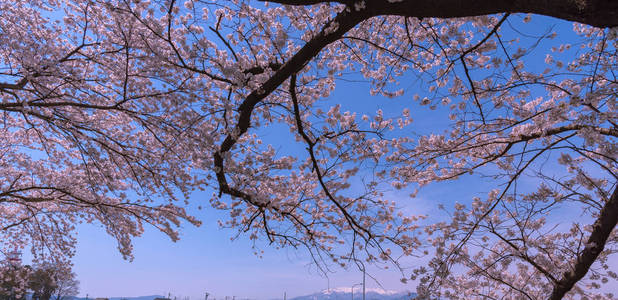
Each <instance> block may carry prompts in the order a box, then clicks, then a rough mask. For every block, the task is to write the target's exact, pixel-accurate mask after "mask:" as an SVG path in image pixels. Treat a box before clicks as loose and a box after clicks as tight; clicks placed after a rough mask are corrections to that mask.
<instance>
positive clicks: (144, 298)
mask: <svg viewBox="0 0 618 300" xmlns="http://www.w3.org/2000/svg"><path fill="white" fill-rule="evenodd" d="M154 298H165V297H164V296H161V295H152V296H139V297H109V298H108V299H109V300H123V299H126V300H154ZM94 299H96V297H88V298H86V297H83V298H82V297H71V298H68V300H94Z"/></svg>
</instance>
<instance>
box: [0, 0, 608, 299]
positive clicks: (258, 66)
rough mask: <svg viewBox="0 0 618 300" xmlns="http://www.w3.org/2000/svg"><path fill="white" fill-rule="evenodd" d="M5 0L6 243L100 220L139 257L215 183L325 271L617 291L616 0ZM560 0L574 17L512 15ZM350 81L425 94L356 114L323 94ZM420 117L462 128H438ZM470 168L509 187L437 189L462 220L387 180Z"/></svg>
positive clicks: (270, 238)
mask: <svg viewBox="0 0 618 300" xmlns="http://www.w3.org/2000/svg"><path fill="white" fill-rule="evenodd" d="M0 11H2V12H3V13H2V14H0V30H1V32H2V35H0V39H1V40H0V43H1V44H3V45H8V46H7V47H3V48H2V49H0V51H1V52H0V53H1V55H0V57H1V58H0V59H1V61H2V63H1V68H2V71H1V72H2V73H1V79H2V80H0V95H1V96H0V97H2V98H1V99H2V101H1V102H0V110H2V112H3V131H2V132H3V139H2V140H1V141H0V143H1V145H2V147H1V149H2V152H1V153H2V160H1V163H2V167H3V168H2V170H3V171H2V173H1V175H0V176H2V178H3V180H2V183H0V184H1V187H0V199H1V200H0V216H1V217H0V234H1V235H2V238H3V246H4V247H5V248H7V249H13V248H22V247H26V246H28V245H31V246H32V249H33V253H35V255H37V256H40V257H42V258H47V257H53V258H62V257H65V258H66V257H70V256H71V254H72V251H73V246H74V243H75V239H74V236H73V234H72V232H73V231H74V226H75V224H77V223H80V222H88V223H91V222H98V223H100V224H102V225H103V226H104V227H105V228H106V230H107V231H108V233H110V234H111V235H112V236H114V237H115V238H116V239H117V240H118V244H119V249H120V251H121V252H122V253H123V254H124V255H125V256H126V257H131V238H132V237H134V236H138V235H139V234H140V233H141V232H142V231H143V225H144V224H150V225H153V226H155V227H156V228H158V229H160V230H161V231H163V232H165V233H166V234H168V235H169V236H170V237H171V238H172V239H176V238H177V233H176V231H175V228H176V227H177V226H179V224H180V222H182V220H186V221H188V222H190V223H193V224H199V221H197V220H195V219H194V218H192V217H191V216H189V215H187V214H186V212H185V210H184V209H183V207H184V205H185V204H186V203H187V201H188V200H189V199H190V200H191V201H192V202H199V201H202V200H203V199H195V198H190V196H191V194H192V192H193V191H195V190H196V189H208V188H213V189H215V190H216V192H215V193H214V194H213V196H212V198H211V199H210V205H211V206H212V207H213V208H215V209H221V210H226V211H228V212H229V218H227V219H226V220H222V222H221V224H222V225H223V226H228V227H232V228H237V229H238V231H239V234H247V235H248V236H249V238H251V239H254V240H257V239H263V240H266V241H267V242H269V243H270V244H272V245H273V246H275V247H295V248H297V247H300V248H304V249H305V250H306V251H308V253H309V254H310V255H311V256H312V257H313V259H314V261H315V262H316V264H317V265H318V266H319V267H321V268H328V267H329V265H332V263H335V264H340V265H342V266H346V265H349V264H354V263H355V262H359V261H360V262H363V261H364V262H365V263H377V262H380V261H386V262H390V263H393V264H394V265H395V266H397V267H400V268H401V271H402V275H403V276H405V277H404V280H409V279H413V280H415V281H416V282H417V284H418V293H419V297H420V298H426V299H434V298H449V299H471V298H480V299H487V298H489V299H497V298H507V299H545V298H549V299H563V298H565V297H566V298H569V299H572V298H578V297H580V298H581V297H587V298H594V299H611V298H613V296H612V295H609V294H606V293H604V292H603V289H602V287H603V286H604V285H607V284H611V283H615V280H616V277H617V276H616V273H615V272H614V271H612V270H611V269H610V268H609V265H608V262H609V261H610V259H611V258H612V257H613V258H615V257H616V256H615V253H616V251H617V250H618V249H617V246H616V244H617V242H618V235H617V234H616V232H615V230H614V228H615V225H616V221H617V219H618V191H617V184H616V182H617V178H618V176H617V158H618V157H617V154H616V153H618V149H617V146H616V138H617V137H618V125H616V122H618V121H617V119H618V118H617V114H616V95H617V92H616V91H617V88H618V81H617V79H616V66H617V65H618V62H617V52H616V51H617V45H618V40H617V36H618V33H617V28H616V27H617V26H618V21H617V20H618V3H616V2H615V1H608V0H577V1H575V0H574V1H563V0H550V1H523V0H511V1H502V0H493V1H486V0H480V1H454V0H433V1H425V0H380V1H378V0H366V1H320V0H289V1H288V0H275V1H272V2H270V3H269V2H259V1H241V0H235V1H191V0H189V1H184V2H178V1H173V0H168V1H145V0H140V1H129V0H117V1H69V0H66V1H46V2H43V1H20V2H18V3H12V1H1V2H0ZM547 17H554V18H558V19H560V20H554V19H552V22H558V24H561V25H564V24H565V22H574V23H573V25H572V29H573V30H572V31H571V32H565V31H564V30H562V31H560V32H552V31H551V30H550V31H549V32H546V31H545V29H546V28H541V27H546V26H535V27H538V28H535V29H539V30H540V31H539V32H535V33H528V32H523V31H522V30H519V29H518V28H521V27H524V26H526V25H525V24H526V23H528V22H535V20H538V19H543V20H547ZM546 45H551V46H550V47H549V49H543V47H544V46H546ZM539 57H542V59H541V61H540V62H539V59H538V58H539ZM543 64H545V65H544V66H543ZM354 76H355V77H354ZM346 78H353V79H358V78H364V80H366V81H367V82H369V84H370V86H371V88H370V94H371V95H374V96H381V99H382V98H406V97H407V99H410V101H409V102H410V108H411V109H403V110H402V111H401V112H398V113H397V115H392V113H390V112H389V111H390V110H387V106H388V105H389V104H388V103H387V102H385V103H384V105H383V106H384V110H378V111H377V112H375V113H373V114H372V115H368V114H362V115H361V113H360V112H358V113H357V112H355V111H347V110H343V111H342V107H345V106H346V105H345V104H346V103H332V102H333V100H332V97H330V96H331V93H332V92H333V91H334V90H335V88H336V85H337V84H338V82H340V80H342V79H346ZM411 81H414V82H417V83H420V86H421V87H422V89H414V90H413V89H411V88H407V87H408V86H410V85H411V84H409V82H411ZM369 96H370V95H368V97H369ZM350 101H353V100H350ZM419 113H422V114H431V115H432V116H434V118H435V119H443V120H444V122H447V123H448V126H446V128H445V131H435V132H429V133H426V130H423V131H422V132H421V130H419V129H421V128H423V124H417V123H416V122H413V117H415V115H416V114H419ZM280 128H286V130H283V131H284V132H281V133H280V132H279V131H281V130H280ZM269 131H274V132H277V135H278V142H279V143H282V144H283V145H287V146H288V148H289V149H287V148H286V149H281V148H278V147H277V145H274V143H275V142H274V141H269V140H267V138H268V132H269ZM294 147H296V148H297V149H300V150H298V151H295V150H292V148H294ZM296 148H294V149H296ZM472 176H479V177H482V178H484V179H486V180H491V181H492V182H493V184H494V186H495V189H492V190H488V191H486V192H485V193H484V194H483V195H482V196H479V197H476V198H473V199H470V201H465V202H464V203H455V201H454V200H455V199H443V200H446V201H450V200H453V201H450V202H452V207H446V208H445V211H447V212H448V213H449V214H450V217H449V219H448V220H439V221H435V218H434V217H431V218H427V216H424V215H420V214H419V215H408V214H404V213H403V212H401V211H399V210H397V208H396V207H397V205H398V202H401V201H405V200H406V199H397V201H394V199H390V198H389V197H388V193H385V191H387V190H390V189H401V190H405V191H411V194H413V195H411V198H412V197H414V192H413V191H414V190H416V189H419V188H422V187H425V186H428V185H435V184H439V183H440V182H449V181H455V180H458V179H461V178H464V177H472ZM183 200H184V201H185V202H183ZM457 200H459V199H457ZM564 211H570V212H572V211H577V217H573V218H570V219H564V218H560V216H561V215H563V214H564ZM434 221H435V222H434ZM5 241H6V242H5ZM422 255H427V256H431V257H432V258H431V260H430V262H429V264H428V265H423V266H419V267H418V268H414V269H413V270H412V271H409V269H405V268H403V266H401V265H400V264H399V263H398V257H400V256H403V257H410V256H422Z"/></svg>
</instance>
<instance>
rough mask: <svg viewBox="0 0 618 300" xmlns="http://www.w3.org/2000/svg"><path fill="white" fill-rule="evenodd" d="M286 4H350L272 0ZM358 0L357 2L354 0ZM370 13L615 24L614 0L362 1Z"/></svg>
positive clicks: (617, 3) (340, 0)
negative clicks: (546, 18) (508, 15)
mask: <svg viewBox="0 0 618 300" xmlns="http://www.w3.org/2000/svg"><path fill="white" fill-rule="evenodd" d="M269 2H275V3H280V4H287V5H312V4H318V3H331V2H333V3H341V4H348V5H349V4H350V3H352V1H347V0H336V1H333V0H322V1H321V0H272V1H269ZM357 2H361V1H357ZM363 2H365V6H366V9H367V10H368V11H370V12H371V14H373V15H398V16H406V17H417V18H430V17H435V18H457V17H470V16H480V15H488V14H498V13H532V14H538V15H545V16H550V17H554V18H559V19H563V20H567V21H574V22H579V23H584V24H588V25H592V26H595V27H602V28H604V27H614V26H618V1H615V0H467V1H466V0H402V1H399V2H393V1H388V0H364V1H363Z"/></svg>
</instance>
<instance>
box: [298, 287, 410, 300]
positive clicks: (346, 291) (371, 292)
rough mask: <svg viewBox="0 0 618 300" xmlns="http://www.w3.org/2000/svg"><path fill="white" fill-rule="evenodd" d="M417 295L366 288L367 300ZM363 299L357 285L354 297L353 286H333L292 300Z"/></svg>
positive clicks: (406, 298) (400, 299) (404, 299)
mask: <svg viewBox="0 0 618 300" xmlns="http://www.w3.org/2000/svg"><path fill="white" fill-rule="evenodd" d="M414 297H416V294H415V293H411V292H396V291H387V290H382V289H371V288H370V289H366V290H365V299H366V300H409V299H411V298H414ZM362 299H363V288H362V287H355V288H354V299H352V288H350V287H339V288H333V289H330V290H323V291H321V292H318V293H313V294H310V295H305V296H300V297H294V298H291V299H290V300H362Z"/></svg>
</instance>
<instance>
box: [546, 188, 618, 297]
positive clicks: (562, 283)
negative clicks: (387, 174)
mask: <svg viewBox="0 0 618 300" xmlns="http://www.w3.org/2000/svg"><path fill="white" fill-rule="evenodd" d="M617 221H618V185H616V187H615V188H614V193H612V196H611V197H610V198H609V200H608V201H607V203H605V206H603V208H602V209H601V212H600V213H599V218H598V219H597V220H596V221H595V222H594V225H593V229H592V233H591V234H590V237H589V238H588V241H587V242H586V247H585V248H584V250H583V251H582V252H581V253H580V254H579V256H578V257H577V261H576V262H575V265H574V266H573V269H572V270H569V271H567V272H565V273H564V274H563V275H562V278H561V279H560V280H559V281H558V282H557V283H556V285H554V289H553V291H552V293H551V296H550V297H549V299H550V300H560V299H562V297H564V295H565V294H566V293H568V292H569V291H570V290H571V289H572V288H573V286H574V285H575V283H577V282H578V281H579V280H581V279H582V278H584V276H585V275H586V273H588V270H589V269H590V266H591V265H592V263H594V262H595V261H596V259H597V257H598V256H599V254H601V252H602V251H603V248H604V247H605V243H606V242H607V239H608V238H609V236H610V235H611V233H612V231H613V230H614V228H615V227H616V222H617Z"/></svg>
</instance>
